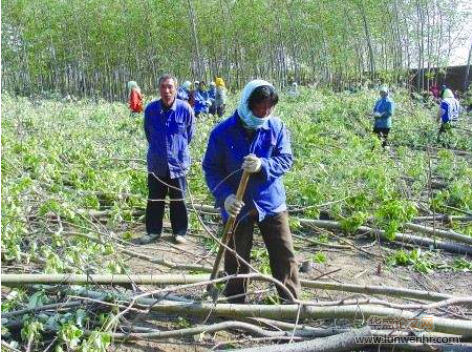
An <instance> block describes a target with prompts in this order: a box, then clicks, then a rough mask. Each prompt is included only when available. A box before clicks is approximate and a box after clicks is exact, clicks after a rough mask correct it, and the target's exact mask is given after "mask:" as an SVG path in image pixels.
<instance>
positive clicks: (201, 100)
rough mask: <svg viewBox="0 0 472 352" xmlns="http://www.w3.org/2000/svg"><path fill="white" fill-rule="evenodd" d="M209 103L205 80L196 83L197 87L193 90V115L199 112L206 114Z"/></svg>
mask: <svg viewBox="0 0 472 352" xmlns="http://www.w3.org/2000/svg"><path fill="white" fill-rule="evenodd" d="M210 105H211V101H210V98H209V97H208V91H207V89H206V83H205V81H200V82H199V83H198V89H197V90H196V91H195V117H198V116H200V114H208V107H209V106H210Z"/></svg>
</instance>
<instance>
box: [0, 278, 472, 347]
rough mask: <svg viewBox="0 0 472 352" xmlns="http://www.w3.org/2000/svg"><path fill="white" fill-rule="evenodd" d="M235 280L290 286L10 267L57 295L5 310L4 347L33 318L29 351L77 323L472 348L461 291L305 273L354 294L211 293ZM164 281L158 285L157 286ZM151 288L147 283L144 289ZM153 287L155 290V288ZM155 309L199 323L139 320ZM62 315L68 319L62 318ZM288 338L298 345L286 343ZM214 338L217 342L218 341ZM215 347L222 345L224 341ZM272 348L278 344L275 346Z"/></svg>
mask: <svg viewBox="0 0 472 352" xmlns="http://www.w3.org/2000/svg"><path fill="white" fill-rule="evenodd" d="M234 278H243V279H248V280H251V281H264V282H266V283H269V285H272V286H280V287H282V288H284V286H283V284H282V283H280V282H278V281H277V280H275V279H273V278H272V277H270V276H266V275H262V274H258V273H251V274H245V275H233V276H223V277H219V278H217V279H215V280H212V281H209V275H207V274H201V275H189V274H167V275H93V274H92V275H85V274H81V275H77V274H75V275H74V274H2V277H1V279H2V286H4V287H8V288H12V287H18V286H21V287H26V288H27V289H28V290H29V291H30V292H33V291H35V290H36V292H38V290H41V291H42V292H43V293H44V294H45V296H46V297H48V299H49V302H51V303H47V304H43V303H37V305H36V306H30V307H24V308H22V309H16V310H12V311H9V312H6V313H4V314H3V315H2V345H4V346H6V348H9V349H10V350H16V347H13V346H12V345H11V344H10V343H9V342H11V341H13V340H15V341H16V340H18V338H19V335H20V334H21V331H23V334H24V331H28V329H26V330H25V329H24V327H25V324H27V323H31V321H32V319H34V320H35V321H38V322H41V328H40V329H41V335H42V336H43V340H42V341H41V342H39V341H37V340H36V339H35V337H36V336H35V334H34V333H31V334H30V336H28V339H27V343H26V347H25V349H26V350H28V351H31V350H39V349H40V348H43V349H51V348H52V346H54V345H57V344H59V345H60V344H61V343H62V344H65V345H67V347H70V346H69V345H68V344H70V343H71V340H70V339H69V340H67V339H66V332H67V330H66V328H64V327H70V326H71V325H74V326H76V327H77V326H79V327H80V331H81V332H80V333H79V335H80V336H81V335H82V334H84V336H85V337H94V338H95V339H97V336H101V337H102V340H103V336H106V337H107V339H109V340H108V341H110V340H113V341H129V340H142V339H145V340H150V339H156V340H169V339H175V338H182V337H186V336H204V334H210V333H215V332H217V331H222V330H227V331H230V332H233V333H236V334H237V335H236V336H240V335H241V334H244V335H245V336H246V339H248V341H251V342H252V343H251V346H253V345H255V344H256V343H255V342H256V341H258V343H260V340H263V341H269V342H271V343H272V344H273V343H274V341H275V342H285V344H283V345H279V348H280V350H282V349H283V350H284V351H285V350H289V351H306V350H310V351H311V350H313V351H318V350H320V351H321V350H323V351H349V350H357V349H362V348H363V347H364V346H365V345H366V344H367V343H368V342H363V343H361V342H359V341H360V340H359V337H369V336H435V337H444V336H453V337H457V338H460V339H461V342H462V343H463V344H465V345H464V346H466V347H468V348H470V346H468V345H467V344H466V343H467V342H469V341H470V339H471V336H472V319H471V317H472V310H471V308H472V296H470V297H456V296H451V295H447V294H442V293H435V292H430V291H420V290H410V289H401V288H394V287H380V286H360V285H344V284H339V283H334V282H325V281H308V280H302V286H304V287H306V288H317V289H322V290H337V291H343V292H348V293H350V294H351V295H350V296H348V297H346V298H343V299H341V300H337V301H311V300H299V299H295V298H294V297H293V296H292V299H291V300H289V301H287V302H284V304H282V305H260V304H238V305H234V304H228V303H225V298H223V297H220V296H219V295H218V292H217V291H216V292H217V294H216V295H215V294H214V292H215V291H213V293H212V294H209V293H208V292H207V290H205V288H206V287H208V285H211V287H213V289H215V287H216V285H218V284H221V283H225V282H227V281H228V280H229V279H234ZM157 286H158V287H160V288H157V289H156V288H155V287H157ZM144 287H147V288H148V290H146V291H144V290H143V288H144ZM149 287H153V289H152V290H149ZM130 288H132V291H130ZM284 289H286V288H284ZM189 290H192V292H193V294H192V295H191V296H189V295H184V294H183V293H185V292H188V291H189ZM210 292H212V291H211V290H210ZM378 296H386V297H396V298H402V299H404V300H408V301H414V302H415V303H401V304H400V303H394V302H392V301H390V300H388V299H380V298H377V297H378ZM83 311H87V313H88V318H87V319H86V321H82V322H79V323H78V321H77V319H78V318H77V317H78V314H77V313H78V312H83ZM105 312H107V313H113V314H110V315H109V318H108V319H106V320H105V321H103V320H102V319H100V316H101V314H103V313H105ZM151 313H152V314H153V313H157V314H159V316H160V317H161V318H162V316H164V317H166V318H171V317H174V318H175V317H188V318H189V319H193V321H195V325H192V326H189V327H186V328H183V329H175V328H172V329H166V330H163V329H156V328H155V327H154V328H152V327H146V326H139V325H138V324H137V323H136V321H137V317H138V316H143V317H148V316H150V314H151ZM57 316H60V317H62V318H59V320H58V319H56V320H54V319H55V317H57ZM67 316H69V317H74V319H75V320H74V322H73V324H69V325H67ZM451 316H452V318H451ZM424 317H428V319H432V324H431V326H429V327H428V328H427V329H424V328H422V329H419V328H418V326H416V325H415V323H414V322H418V321H419V320H421V319H424ZM373 318H376V319H379V318H386V319H387V318H388V319H390V321H392V319H393V320H394V321H397V322H399V321H403V322H408V323H404V326H402V328H401V329H399V328H398V327H395V328H390V329H389V330H385V329H382V328H378V327H377V328H376V327H375V326H372V323H371V322H372V320H371V319H373ZM61 319H62V321H61ZM195 319H197V320H195ZM333 319H336V320H337V321H340V322H342V324H343V326H341V327H339V326H336V327H333V326H329V325H323V324H322V325H321V326H320V321H321V322H327V321H331V322H332V320H333ZM69 322H70V321H69ZM369 322H370V324H369ZM353 326H362V327H361V328H353ZM425 330H426V331H425ZM94 334H95V335H94ZM97 334H102V335H97ZM79 335H78V336H79ZM84 336H81V337H82V338H84ZM206 336H207V337H206V340H207V341H212V339H211V337H210V336H211V335H206ZM362 341H366V340H362ZM287 342H289V343H290V344H289V345H287V344H286V343H287ZM212 343H213V347H215V341H212ZM387 345H388V344H387ZM387 345H386V346H387ZM216 347H217V348H223V347H224V343H223V344H221V345H217V346H216ZM423 347H424V348H426V347H428V346H422V345H418V344H411V343H410V344H408V343H406V344H397V348H400V349H396V350H401V349H415V350H419V349H420V348H423ZM436 347H441V348H446V347H447V346H446V345H438V346H436ZM269 348H270V349H271V350H272V349H274V348H275V346H270V347H269ZM246 350H247V351H254V352H256V351H257V352H259V351H265V350H266V349H265V348H264V347H259V346H258V347H251V348H248V349H244V351H246Z"/></svg>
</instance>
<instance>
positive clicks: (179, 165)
mask: <svg viewBox="0 0 472 352" xmlns="http://www.w3.org/2000/svg"><path fill="white" fill-rule="evenodd" d="M159 93H160V96H161V99H159V100H156V101H153V102H152V103H150V104H149V105H148V106H147V107H146V110H145V111H144V131H145V133H146V138H147V141H148V144H149V149H148V153H147V167H148V188H149V199H148V202H147V208H146V231H147V235H146V236H143V238H141V243H142V244H146V243H150V242H152V241H154V240H157V239H158V238H159V237H160V236H161V233H162V220H163V217H164V207H165V203H164V200H165V198H166V196H167V194H169V198H170V206H169V208H170V222H171V225H172V233H173V235H174V238H175V241H176V242H177V243H180V244H182V243H185V242H186V239H185V235H186V234H187V229H188V214H187V207H186V206H185V190H186V187H187V183H186V178H185V176H186V174H187V172H188V171H189V168H190V151H189V143H190V142H191V140H192V137H193V134H194V131H195V117H194V115H193V110H192V109H191V108H190V106H189V105H188V104H187V103H186V102H184V101H182V100H179V99H176V94H177V80H176V79H175V78H174V77H173V76H171V75H164V76H162V77H161V78H159Z"/></svg>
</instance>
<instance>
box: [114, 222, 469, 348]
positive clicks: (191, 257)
mask: <svg viewBox="0 0 472 352" xmlns="http://www.w3.org/2000/svg"><path fill="white" fill-rule="evenodd" d="M320 231H323V230H320ZM133 232H134V233H136V234H138V235H139V234H140V233H143V232H144V227H143V225H138V226H137V227H135V228H134V229H133ZM305 236H306V237H307V238H314V239H315V238H316V236H317V231H316V230H309V231H308V232H307V231H304V234H303V235H302V234H301V233H297V232H295V233H294V244H295V249H296V252H297V259H298V261H299V263H300V269H301V271H300V277H301V278H303V279H310V280H325V281H334V282H339V283H350V284H358V285H376V286H393V287H403V288H410V289H418V290H431V291H436V292H442V293H448V294H454V295H457V296H464V295H470V293H471V292H472V275H471V274H470V273H467V272H452V271H450V270H448V271H444V272H442V271H435V272H433V273H431V274H423V273H420V272H417V271H415V270H414V269H413V267H411V266H410V267H399V266H395V267H388V266H387V265H386V264H385V261H384V258H383V257H385V256H387V255H388V253H389V252H392V251H394V250H396V249H398V248H399V247H398V246H394V245H392V246H390V248H388V247H387V246H385V245H384V246H382V247H380V246H379V245H378V244H377V242H376V241H375V240H374V239H372V238H367V237H365V236H362V235H358V236H346V235H341V236H343V237H344V238H346V239H349V241H351V243H352V244H353V245H354V246H356V247H361V246H362V249H363V250H364V251H361V250H358V249H355V248H348V249H337V248H331V247H329V246H319V245H312V244H310V243H309V242H308V241H307V240H306V239H305V238H304V237H305ZM204 237H208V235H206V234H205V233H203V232H200V233H198V234H190V235H189V237H188V243H187V244H185V245H176V244H174V243H173V241H172V237H171V235H170V234H169V233H165V234H164V235H163V237H162V238H161V239H160V240H159V241H158V242H156V243H152V244H150V245H146V246H142V245H133V246H130V249H132V250H133V251H136V252H139V253H144V254H146V255H148V256H152V257H156V258H157V257H159V258H166V259H169V260H172V261H173V262H176V263H192V264H200V265H205V266H209V267H211V266H212V265H213V261H214V258H215V253H214V252H211V251H210V250H209V248H208V246H207V245H205V242H204ZM333 243H336V242H329V244H333ZM336 244H338V245H339V243H336ZM254 248H264V245H263V242H262V238H261V237H260V236H258V235H256V236H255V246H254ZM320 250H322V251H323V253H324V254H325V255H326V256H327V260H326V262H325V263H321V264H319V263H314V262H313V260H312V259H313V256H314V254H315V253H317V252H318V251H320ZM453 259H454V255H453V254H447V253H436V254H435V255H434V260H435V261H441V262H442V261H446V262H448V261H451V260H453ZM303 262H305V264H304V265H303V268H302V266H301V263H303ZM253 264H256V266H257V264H258V262H257V261H256V262H253ZM128 265H129V266H130V268H131V272H132V273H135V274H138V273H139V274H144V273H154V274H155V273H156V272H169V273H170V272H173V273H175V270H174V271H172V270H171V269H169V268H164V267H160V266H158V265H155V264H152V263H149V262H147V261H143V260H140V259H137V258H134V257H133V258H129V259H128ZM307 268H308V270H306V269H307ZM267 287H268V285H266V284H260V283H252V287H251V288H250V290H252V291H254V290H256V289H261V288H267ZM141 289H142V290H143V291H145V290H147V289H149V287H141ZM204 290H205V288H199V289H194V290H192V291H186V292H182V294H183V295H184V296H187V297H191V296H199V295H201V294H202V293H203V292H204ZM274 292H275V290H274V289H272V292H271V293H272V294H273V293H274ZM349 295H351V294H349V293H343V292H338V291H326V290H315V289H306V288H304V289H303V296H302V298H303V299H305V300H321V301H327V300H329V301H333V300H337V299H340V298H342V297H346V296H349ZM261 299H262V297H261V294H259V295H255V296H252V297H251V302H253V303H257V302H260V300H261ZM388 300H389V301H391V302H398V303H400V302H404V303H406V302H405V301H402V300H400V299H395V298H391V297H389V298H388ZM454 311H455V309H454V307H453V308H451V309H450V312H452V313H454ZM132 318H133V319H132V322H133V325H135V326H141V327H154V328H157V329H163V330H168V329H181V328H185V327H189V326H194V325H198V324H200V323H203V319H202V318H189V317H175V316H174V317H170V316H162V315H157V314H150V315H138V316H133V317H132ZM216 321H221V319H220V320H218V319H213V320H211V319H210V320H209V321H208V322H216ZM304 323H306V324H309V325H310V326H315V327H316V326H333V323H334V321H305V322H304ZM337 323H338V322H337ZM342 323H345V322H341V324H342ZM255 343H256V341H255V340H254V339H253V338H251V337H248V336H247V335H244V334H239V335H235V334H230V333H227V332H218V333H216V334H205V335H201V336H199V337H190V338H181V339H168V340H165V341H162V340H159V341H152V340H140V341H134V342H127V343H120V344H116V345H115V346H114V348H113V349H112V350H115V351H120V352H121V351H122V352H138V351H140V352H148V351H166V352H180V351H182V352H183V351H185V352H187V351H208V350H211V349H212V348H215V346H219V347H218V348H220V349H221V348H224V347H226V348H228V347H241V346H245V345H247V346H248V345H251V346H253V345H254V344H255ZM264 343H265V344H267V343H268V342H267V341H265V342H264ZM218 344H220V345H218ZM215 349H216V348H215Z"/></svg>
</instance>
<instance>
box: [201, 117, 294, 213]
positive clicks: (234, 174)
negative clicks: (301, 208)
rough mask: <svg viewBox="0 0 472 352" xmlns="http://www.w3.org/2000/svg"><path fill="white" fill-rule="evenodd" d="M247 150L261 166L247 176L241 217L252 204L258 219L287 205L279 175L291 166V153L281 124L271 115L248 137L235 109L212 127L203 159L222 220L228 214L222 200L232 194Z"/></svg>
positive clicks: (285, 132) (287, 134)
mask: <svg viewBox="0 0 472 352" xmlns="http://www.w3.org/2000/svg"><path fill="white" fill-rule="evenodd" d="M250 153H254V154H255V155H256V156H257V157H259V158H261V161H262V168H261V171H260V172H258V173H255V174H251V176H250V178H249V182H248V186H247V189H246V192H245V195H244V199H243V201H244V203H245V206H244V207H243V209H242V211H241V218H243V217H244V214H247V212H249V211H251V210H252V209H254V208H255V209H257V211H258V214H259V221H262V220H263V219H264V218H265V217H266V216H270V215H275V214H277V213H280V212H282V211H284V210H286V209H287V206H286V204H285V200H286V196H285V189H284V185H283V182H282V176H283V175H284V174H285V173H286V172H287V171H288V170H289V169H290V168H291V166H292V163H293V156H292V150H291V146H290V137H289V133H288V130H287V129H286V127H285V124H284V123H283V122H282V121H281V120H280V119H279V118H277V117H271V118H270V119H269V120H268V121H266V122H265V123H264V125H263V126H262V127H261V128H259V129H257V130H256V131H255V132H254V135H253V136H252V137H251V136H250V135H249V134H248V132H247V131H246V129H245V128H244V127H243V123H242V121H241V119H240V117H239V115H238V112H237V111H236V112H235V113H234V114H233V116H231V117H229V118H228V119H226V120H224V121H222V122H221V123H219V124H218V125H217V126H216V127H215V128H214V129H213V131H212V132H211V134H210V139H209V142H208V147H207V150H206V153H205V157H204V159H203V171H204V172H205V179H206V182H207V185H208V187H209V188H210V191H211V193H212V194H213V196H214V197H215V199H216V205H217V206H218V207H220V208H221V209H222V216H223V219H224V220H226V219H227V218H228V214H227V213H226V211H225V210H224V201H225V199H226V197H228V196H229V195H230V194H233V193H234V194H236V191H237V189H238V185H239V181H240V180H241V176H242V170H241V165H242V163H243V158H244V157H245V156H246V155H248V154H250Z"/></svg>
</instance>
